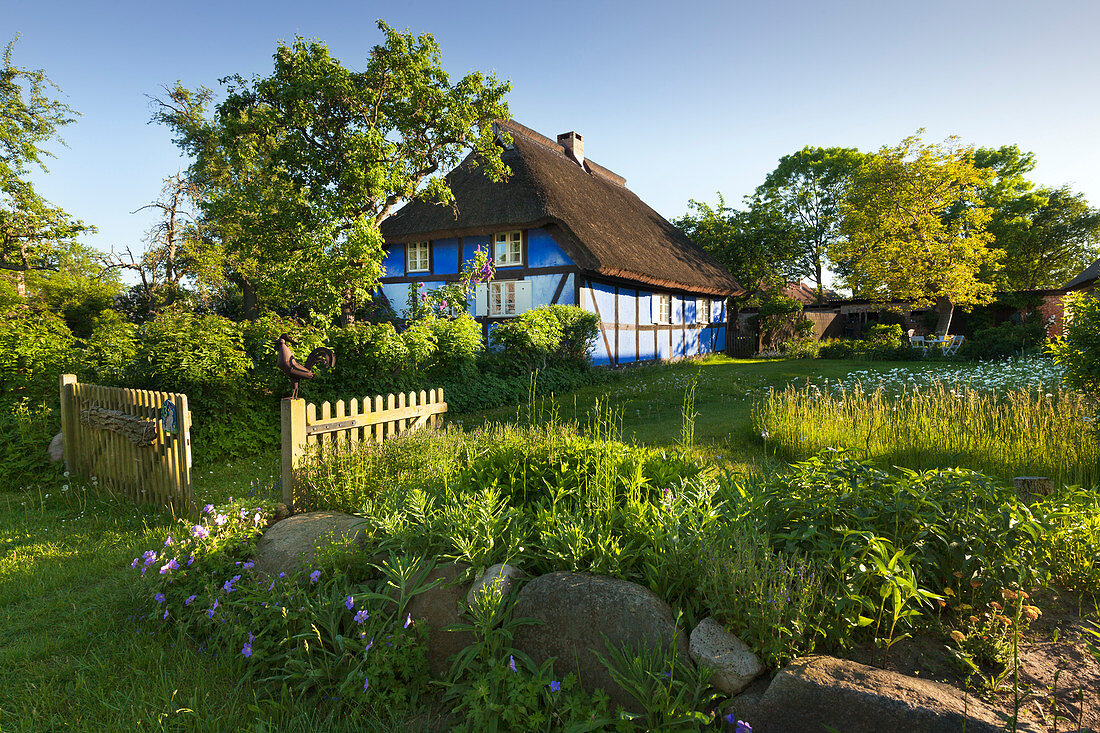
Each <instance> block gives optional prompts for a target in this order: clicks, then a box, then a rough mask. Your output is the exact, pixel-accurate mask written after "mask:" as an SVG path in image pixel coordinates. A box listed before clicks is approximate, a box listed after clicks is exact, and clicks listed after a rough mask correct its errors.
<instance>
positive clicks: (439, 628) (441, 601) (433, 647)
mask: <svg viewBox="0 0 1100 733" xmlns="http://www.w3.org/2000/svg"><path fill="white" fill-rule="evenodd" d="M469 567H470V566H469V565H465V564H463V563H448V564H446V565H440V566H439V567H437V568H435V569H433V570H432V572H431V573H429V574H428V577H427V578H426V580H425V582H426V583H432V582H433V581H437V580H438V581H440V582H439V584H438V585H436V586H435V587H434V588H432V589H431V590H428V591H425V592H424V593H421V594H419V595H416V596H413V598H412V600H411V601H409V606H408V615H409V617H410V618H411V619H412V622H413V623H414V624H426V625H427V627H428V666H429V667H430V668H431V670H432V675H433V676H434V677H436V678H442V677H443V676H444V675H445V674H446V672H447V669H448V667H449V666H450V664H449V660H450V658H451V657H452V656H454V655H455V654H457V653H458V652H460V651H462V650H463V649H465V648H466V647H467V646H469V645H470V644H473V643H474V641H475V639H474V635H473V633H472V632H469V631H444V629H445V628H446V627H448V626H451V625H452V624H457V623H459V622H460V621H461V620H462V611H463V601H465V599H466V586H465V584H463V583H462V582H461V581H462V578H463V577H464V576H465V575H466V571H467V570H468V569H469Z"/></svg>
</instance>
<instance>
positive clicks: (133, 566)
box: [130, 557, 141, 569]
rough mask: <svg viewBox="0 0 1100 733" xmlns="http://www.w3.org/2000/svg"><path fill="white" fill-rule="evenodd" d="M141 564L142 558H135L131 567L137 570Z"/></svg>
mask: <svg viewBox="0 0 1100 733" xmlns="http://www.w3.org/2000/svg"><path fill="white" fill-rule="evenodd" d="M139 562H141V558H140V557H135V558H134V561H133V562H132V563H130V567H132V568H134V569H136V568H137V566H138V563H139Z"/></svg>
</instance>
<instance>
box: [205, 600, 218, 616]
mask: <svg viewBox="0 0 1100 733" xmlns="http://www.w3.org/2000/svg"><path fill="white" fill-rule="evenodd" d="M217 609H218V599H217V598H215V599H214V605H213V606H211V607H210V610H209V611H207V612H206V615H207V616H209V617H210V618H214V611H216V610H217Z"/></svg>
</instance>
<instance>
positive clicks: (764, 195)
mask: <svg viewBox="0 0 1100 733" xmlns="http://www.w3.org/2000/svg"><path fill="white" fill-rule="evenodd" d="M862 160H863V154H862V153H860V152H859V151H858V150H855V149H853V148H812V147H805V148H803V149H802V150H799V151H798V152H797V153H793V154H791V155H786V156H783V157H782V158H780V160H779V165H777V166H776V168H775V170H774V171H772V172H771V173H769V174H768V177H767V178H766V179H765V180H764V183H763V184H761V185H760V186H759V187H758V188H757V189H756V194H755V199H756V201H755V203H754V204H753V205H752V208H753V209H754V210H765V209H766V210H768V211H769V212H770V213H769V214H768V218H776V217H778V218H780V219H782V220H783V221H784V222H785V227H784V228H785V229H786V230H787V231H789V232H791V233H792V234H793V236H794V238H795V241H796V242H797V243H798V257H797V259H796V263H797V265H798V268H797V275H798V276H803V275H805V276H808V277H810V278H811V279H812V280H813V282H814V283H815V284H816V286H817V293H818V301H819V302H820V301H821V300H822V299H823V294H824V289H825V269H826V267H827V266H828V253H829V248H830V247H831V246H832V245H833V244H835V243H836V242H837V241H838V240H839V239H840V237H841V231H840V224H841V219H842V215H841V205H842V202H843V201H844V195H845V191H846V190H847V187H848V183H849V181H850V179H851V176H852V174H853V173H854V172H855V170H856V169H857V168H858V167H859V165H860V163H861V162H862Z"/></svg>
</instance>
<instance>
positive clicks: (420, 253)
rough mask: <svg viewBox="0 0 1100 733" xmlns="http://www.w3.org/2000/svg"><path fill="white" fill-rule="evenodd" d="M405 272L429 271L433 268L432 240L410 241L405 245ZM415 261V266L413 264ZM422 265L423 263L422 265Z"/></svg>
mask: <svg viewBox="0 0 1100 733" xmlns="http://www.w3.org/2000/svg"><path fill="white" fill-rule="evenodd" d="M405 257H406V262H405V272H407V273H408V272H429V271H431V269H432V254H431V242H409V243H408V244H407V245H405ZM414 263H415V265H416V266H415V267H414V266H413V265H414ZM420 265H423V267H421V266H420Z"/></svg>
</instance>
